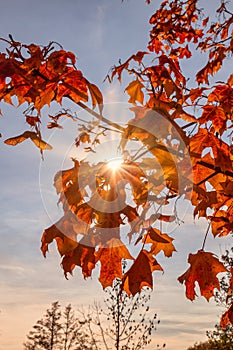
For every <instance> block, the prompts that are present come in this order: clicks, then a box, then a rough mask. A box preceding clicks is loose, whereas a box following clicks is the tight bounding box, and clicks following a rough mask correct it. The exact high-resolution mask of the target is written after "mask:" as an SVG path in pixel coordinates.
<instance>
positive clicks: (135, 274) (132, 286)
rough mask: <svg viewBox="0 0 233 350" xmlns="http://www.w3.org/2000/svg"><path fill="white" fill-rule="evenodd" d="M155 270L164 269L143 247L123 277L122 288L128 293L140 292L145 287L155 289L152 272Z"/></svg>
mask: <svg viewBox="0 0 233 350" xmlns="http://www.w3.org/2000/svg"><path fill="white" fill-rule="evenodd" d="M155 270H159V271H163V269H162V267H161V266H160V265H159V264H158V262H157V260H156V259H155V258H153V256H152V255H151V254H150V253H149V252H148V251H146V250H145V249H143V250H142V251H141V252H140V253H139V255H138V257H137V258H136V260H135V261H134V262H133V265H132V266H131V267H130V269H129V270H128V271H127V272H126V273H125V274H124V276H123V278H122V290H124V291H125V292H126V293H127V294H128V295H131V294H132V295H135V294H137V293H139V292H140V291H141V290H142V288H143V287H149V288H151V289H153V278H152V272H153V271H155Z"/></svg>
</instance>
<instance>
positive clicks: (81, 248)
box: [61, 243, 95, 278]
mask: <svg viewBox="0 0 233 350" xmlns="http://www.w3.org/2000/svg"><path fill="white" fill-rule="evenodd" d="M61 264H62V267H63V270H64V274H65V277H66V278H67V274H68V273H70V274H71V275H72V272H73V270H74V268H75V266H80V267H81V269H82V274H83V276H84V278H87V277H90V276H91V273H92V270H93V269H94V267H95V248H94V247H92V246H87V245H84V244H80V243H78V245H77V246H76V248H75V249H73V250H72V251H70V252H69V253H68V254H66V255H65V256H64V258H63V259H62V263H61Z"/></svg>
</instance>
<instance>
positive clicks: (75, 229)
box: [41, 211, 88, 256]
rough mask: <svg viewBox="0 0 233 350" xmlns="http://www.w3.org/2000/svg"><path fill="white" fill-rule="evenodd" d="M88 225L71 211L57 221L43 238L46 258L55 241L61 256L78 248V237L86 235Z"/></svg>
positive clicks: (43, 250)
mask: <svg viewBox="0 0 233 350" xmlns="http://www.w3.org/2000/svg"><path fill="white" fill-rule="evenodd" d="M87 229H88V226H87V224H85V223H84V222H83V221H82V220H79V219H78V218H77V217H76V216H75V215H74V214H73V213H72V212H71V211H68V212H66V214H65V215H64V216H63V217H62V218H61V219H60V220H59V221H57V222H56V223H55V224H54V225H52V226H50V227H49V228H47V229H45V231H44V233H43V235H42V238H41V243H42V245H41V251H42V253H43V255H44V256H46V252H47V251H48V245H49V244H50V243H51V242H52V241H53V240H54V239H55V240H56V243H57V248H58V251H59V253H60V255H61V256H62V255H64V254H66V253H67V252H69V251H72V250H73V249H74V248H76V247H77V245H78V243H77V235H78V234H79V233H80V234H85V233H86V231H87Z"/></svg>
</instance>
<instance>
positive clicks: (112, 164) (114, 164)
mask: <svg viewBox="0 0 233 350" xmlns="http://www.w3.org/2000/svg"><path fill="white" fill-rule="evenodd" d="M121 164H122V159H121V158H116V159H112V160H109V161H108V167H109V168H110V169H111V170H112V171H116V170H117V169H119V168H120V167H121Z"/></svg>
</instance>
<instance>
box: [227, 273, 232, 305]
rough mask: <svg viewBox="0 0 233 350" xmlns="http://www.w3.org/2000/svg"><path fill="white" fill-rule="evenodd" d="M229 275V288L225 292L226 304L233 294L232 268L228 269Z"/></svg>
mask: <svg viewBox="0 0 233 350" xmlns="http://www.w3.org/2000/svg"><path fill="white" fill-rule="evenodd" d="M230 274H231V278H230V281H229V287H228V290H227V298H226V302H228V299H229V298H230V297H231V296H232V294H233V267H231V269H230Z"/></svg>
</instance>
